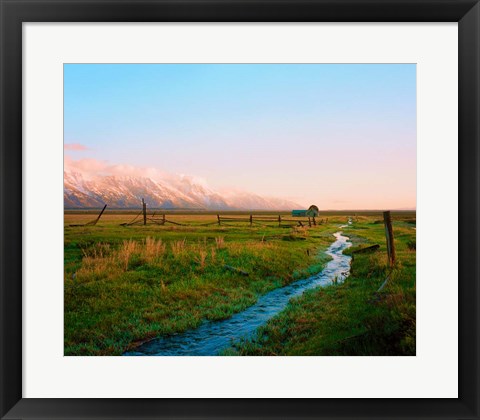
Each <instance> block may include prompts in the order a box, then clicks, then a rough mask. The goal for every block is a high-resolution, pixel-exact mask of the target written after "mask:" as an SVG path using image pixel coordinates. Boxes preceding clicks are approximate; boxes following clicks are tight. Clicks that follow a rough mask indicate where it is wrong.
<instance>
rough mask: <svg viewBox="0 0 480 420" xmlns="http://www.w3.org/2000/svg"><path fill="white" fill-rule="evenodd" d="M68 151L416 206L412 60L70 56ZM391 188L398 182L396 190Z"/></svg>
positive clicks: (338, 198)
mask: <svg viewBox="0 0 480 420" xmlns="http://www.w3.org/2000/svg"><path fill="white" fill-rule="evenodd" d="M64 83H65V110H64V111H65V126H64V130H65V143H66V144H81V145H84V146H85V147H86V148H87V150H83V151H73V150H71V151H66V156H67V158H69V159H73V160H81V159H91V160H92V161H93V160H100V161H107V162H109V163H111V164H123V165H132V166H135V167H153V168H157V169H158V170H159V171H163V172H168V173H182V174H188V175H193V176H196V177H200V178H203V179H206V180H207V182H208V184H209V185H211V186H212V187H215V188H229V187H233V188H237V189H242V190H248V191H252V192H256V193H259V194H262V195H270V196H279V197H285V198H290V199H294V200H297V201H300V202H301V203H305V204H309V203H319V205H320V207H322V208H378V207H379V206H380V207H382V208H383V207H392V208H393V207H395V208H406V207H415V179H416V173H415V166H416V68H415V65H414V64H400V65H395V64H385V65H380V64H372V65H365V64H359V65H355V64H338V65H333V64H328V65H327V64H285V65H277V64H273V65H272V64H265V65H258V64H254V65H250V64H235V65H231V64H225V65H219V64H211V65H205V64H198V65H197V64H179V65H174V64H159V65H158V64H134V65H131V64H126V65H122V64H111V65H110V64H66V65H65V66H64ZM392 190H393V191H395V193H392Z"/></svg>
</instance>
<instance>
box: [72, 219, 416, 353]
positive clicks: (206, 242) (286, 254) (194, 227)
mask: <svg viewBox="0 0 480 420" xmlns="http://www.w3.org/2000/svg"><path fill="white" fill-rule="evenodd" d="M236 214H237V215H239V216H241V214H240V213H236ZM269 214H272V213H269ZM232 215H233V213H232ZM349 215H352V213H350V214H349V213H343V212H342V213H329V214H322V215H321V216H320V219H324V220H325V218H327V217H328V222H326V223H324V224H320V225H317V226H314V227H311V228H308V227H306V228H297V227H289V226H285V227H283V226H282V227H278V226H277V225H276V224H275V223H267V224H266V225H258V224H255V225H254V226H253V227H250V226H249V224H248V223H235V222H231V223H229V225H228V226H226V225H225V226H224V225H222V226H218V225H216V224H211V225H209V226H203V225H204V224H207V223H211V222H215V221H216V216H215V215H214V214H211V213H210V214H208V213H195V214H188V213H186V212H185V213H174V214H170V215H168V219H170V220H172V221H176V222H177V223H182V224H188V226H177V225H166V226H159V225H153V224H148V225H147V226H142V225H134V226H128V227H123V226H120V224H121V223H125V222H129V221H130V220H132V219H133V217H134V215H133V213H132V212H125V211H116V212H115V211H114V212H112V211H109V212H107V213H105V214H104V216H103V217H102V219H101V220H100V221H99V223H98V224H97V225H96V226H83V227H82V226H79V227H70V226H69V225H70V224H83V223H86V222H89V221H91V220H92V219H94V218H95V213H92V212H66V213H65V244H64V246H65V255H64V260H65V270H64V271H65V295H64V304H65V311H64V323H65V327H64V334H65V337H64V338H65V349H64V353H65V355H119V354H122V353H123V352H124V351H126V350H128V349H132V348H133V347H135V346H136V345H138V344H139V343H142V342H144V341H146V340H148V339H150V338H153V337H156V336H161V335H167V334H171V333H177V332H182V331H185V330H186V329H190V328H195V327H197V326H199V325H200V324H201V323H202V322H203V321H204V320H219V319H225V318H228V317H230V316H231V315H232V314H234V313H236V312H239V311H242V310H243V309H245V308H247V307H248V306H250V305H252V304H253V303H255V301H256V299H257V298H258V296H260V295H262V294H264V293H266V292H268V291H270V290H273V289H274V288H277V287H281V286H283V285H285V284H288V283H290V282H292V281H294V280H296V279H300V278H303V277H306V276H308V275H310V274H313V273H315V272H318V271H320V270H321V269H322V267H323V266H324V264H325V263H326V261H327V256H326V255H325V254H324V251H325V249H326V248H327V247H328V246H329V244H330V243H331V242H333V240H334V237H333V236H332V234H333V233H334V232H336V231H338V226H339V225H340V224H343V223H345V222H346V220H347V219H348V216H349ZM354 220H356V221H355V222H354V225H353V227H352V228H349V230H348V231H345V234H347V236H350V235H351V237H352V240H353V241H354V244H359V243H362V242H364V243H379V244H380V245H381V249H380V251H379V252H377V253H375V254H372V255H362V256H360V255H359V256H358V257H355V261H354V263H353V270H354V274H353V276H351V277H349V278H348V279H347V281H346V283H345V284H344V285H338V286H334V287H330V288H326V289H322V290H321V291H320V290H319V291H317V290H314V291H311V292H310V293H307V294H305V295H304V297H302V298H300V299H298V300H296V301H295V302H294V303H293V304H291V305H290V306H289V307H288V308H287V310H286V311H284V312H283V313H281V314H280V315H279V316H278V317H276V318H275V319H273V320H272V321H271V322H270V323H269V324H268V325H267V326H266V327H265V328H264V329H262V331H261V334H260V336H259V337H260V338H259V340H258V341H257V342H256V343H246V344H245V345H244V346H239V347H238V348H235V349H231V350H229V351H227V352H226V354H371V353H375V352H378V353H376V354H411V353H412V349H413V352H414V351H415V251H414V249H413V245H412V243H413V244H414V242H415V230H414V229H413V227H414V226H415V225H414V224H413V223H412V222H414V220H415V214H414V213H398V214H395V215H394V230H395V234H396V235H397V239H398V242H397V248H398V256H399V258H398V263H397V266H396V267H395V270H394V271H393V273H392V277H391V282H390V283H389V285H388V286H387V287H386V288H385V289H384V291H383V292H382V293H381V294H379V295H376V294H375V290H376V288H378V287H377V286H378V283H380V284H381V281H382V278H384V276H385V274H386V272H387V267H386V259H385V245H384V244H385V237H384V230H383V224H382V223H377V222H378V221H379V220H381V214H380V213H375V212H370V213H363V214H362V215H359V216H358V217H356V218H355V217H354ZM267 225H268V226H267ZM226 265H228V266H231V267H234V268H235V269H238V270H241V271H243V272H247V273H249V275H248V276H245V275H242V273H241V272H239V271H235V270H233V271H232V270H230V269H226V268H225V266H226ZM329 296H330V298H329ZM319 298H320V300H321V299H324V303H322V304H318V303H317V302H318V301H319ZM309 302H310V303H309ZM326 305H327V306H326ZM303 306H305V307H304V308H303ZM301 308H303V309H301ZM325 308H330V310H329V311H330V312H332V315H331V317H330V318H325V316H324V315H325V313H326V312H328V311H326V310H325ZM300 309H301V311H305V314H308V318H307V321H308V322H305V319H303V316H302V313H300V312H299V310H300ZM334 309H335V310H334ZM395 317H397V318H398V319H399V321H398V322H396V323H395V322H393V321H392V318H395ZM395 319H396V318H395ZM377 324H378V325H377ZM338 325H342V326H343V327H342V328H343V329H339V327H338ZM412 325H413V327H412ZM319 326H320V327H319ZM379 326H380V327H382V328H380V330H381V331H383V332H384V334H383V333H382V334H383V335H382V334H381V335H379V336H378V337H379V338H378V340H377V341H378V343H377V341H375V343H377V344H375V345H373V344H369V343H371V342H372V340H371V334H372V333H371V331H379ZM319 328H320V330H319ZM270 329H272V330H270ZM385 329H389V330H388V331H387V332H385V331H384V330H385ZM273 330H275V331H278V332H279V334H276V333H275V334H274V333H272V331H273ZM390 330H391V331H390ZM319 331H320V332H319ZM300 332H301V334H300ZM280 333H281V334H280ZM387 333H388V334H387ZM349 335H352V336H353V335H355V337H357V338H355V337H353V338H349ZM297 336H298V337H299V338H301V343H300V342H299V340H297V338H296V337H297ZM326 337H327V338H328V340H327V338H326ZM342 340H343V341H342ZM362 340H363V341H364V342H365V343H364V344H362ZM319 342H321V343H323V344H322V345H319V344H318V343H319ZM302 343H303V344H302ZM325 343H326V344H325ZM328 343H330V344H328ZM334 343H336V344H334ZM339 343H340V344H339ZM342 343H344V344H342ZM282 346H283V347H284V348H285V351H284V353H282V352H280V351H279V350H278V347H282ZM362 346H363V347H362Z"/></svg>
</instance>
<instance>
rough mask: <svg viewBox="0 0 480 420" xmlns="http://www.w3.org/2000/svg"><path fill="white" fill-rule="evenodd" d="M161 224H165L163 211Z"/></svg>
mask: <svg viewBox="0 0 480 420" xmlns="http://www.w3.org/2000/svg"><path fill="white" fill-rule="evenodd" d="M162 222H163V223H162V224H163V225H164V224H165V213H163V217H162Z"/></svg>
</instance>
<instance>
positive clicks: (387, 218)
mask: <svg viewBox="0 0 480 420" xmlns="http://www.w3.org/2000/svg"><path fill="white" fill-rule="evenodd" d="M383 221H384V222H385V236H386V238H387V252H388V262H389V264H390V266H393V265H394V264H395V239H394V237H393V228H392V217H391V215H390V212H389V211H384V212H383Z"/></svg>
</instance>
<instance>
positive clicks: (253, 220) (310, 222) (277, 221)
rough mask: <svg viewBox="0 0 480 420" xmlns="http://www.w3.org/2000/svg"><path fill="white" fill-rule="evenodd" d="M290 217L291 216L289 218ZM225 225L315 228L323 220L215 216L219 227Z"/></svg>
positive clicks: (251, 215)
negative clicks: (242, 224)
mask: <svg viewBox="0 0 480 420" xmlns="http://www.w3.org/2000/svg"><path fill="white" fill-rule="evenodd" d="M290 217H291V216H290ZM222 222H223V224H225V223H227V224H228V223H249V224H250V227H253V225H254V224H257V225H258V224H260V225H267V224H268V223H275V224H278V226H279V227H280V226H282V225H285V224H287V225H288V226H292V223H293V224H294V225H298V226H307V225H308V226H309V227H312V226H316V225H317V223H319V224H322V223H324V221H323V219H321V220H319V221H318V222H317V219H316V218H315V217H306V218H305V217H304V218H300V217H295V218H294V219H291V218H288V216H282V215H280V214H279V215H278V216H266V215H254V214H250V215H249V216H248V217H233V216H221V215H220V214H217V223H218V225H219V226H221V225H222Z"/></svg>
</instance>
